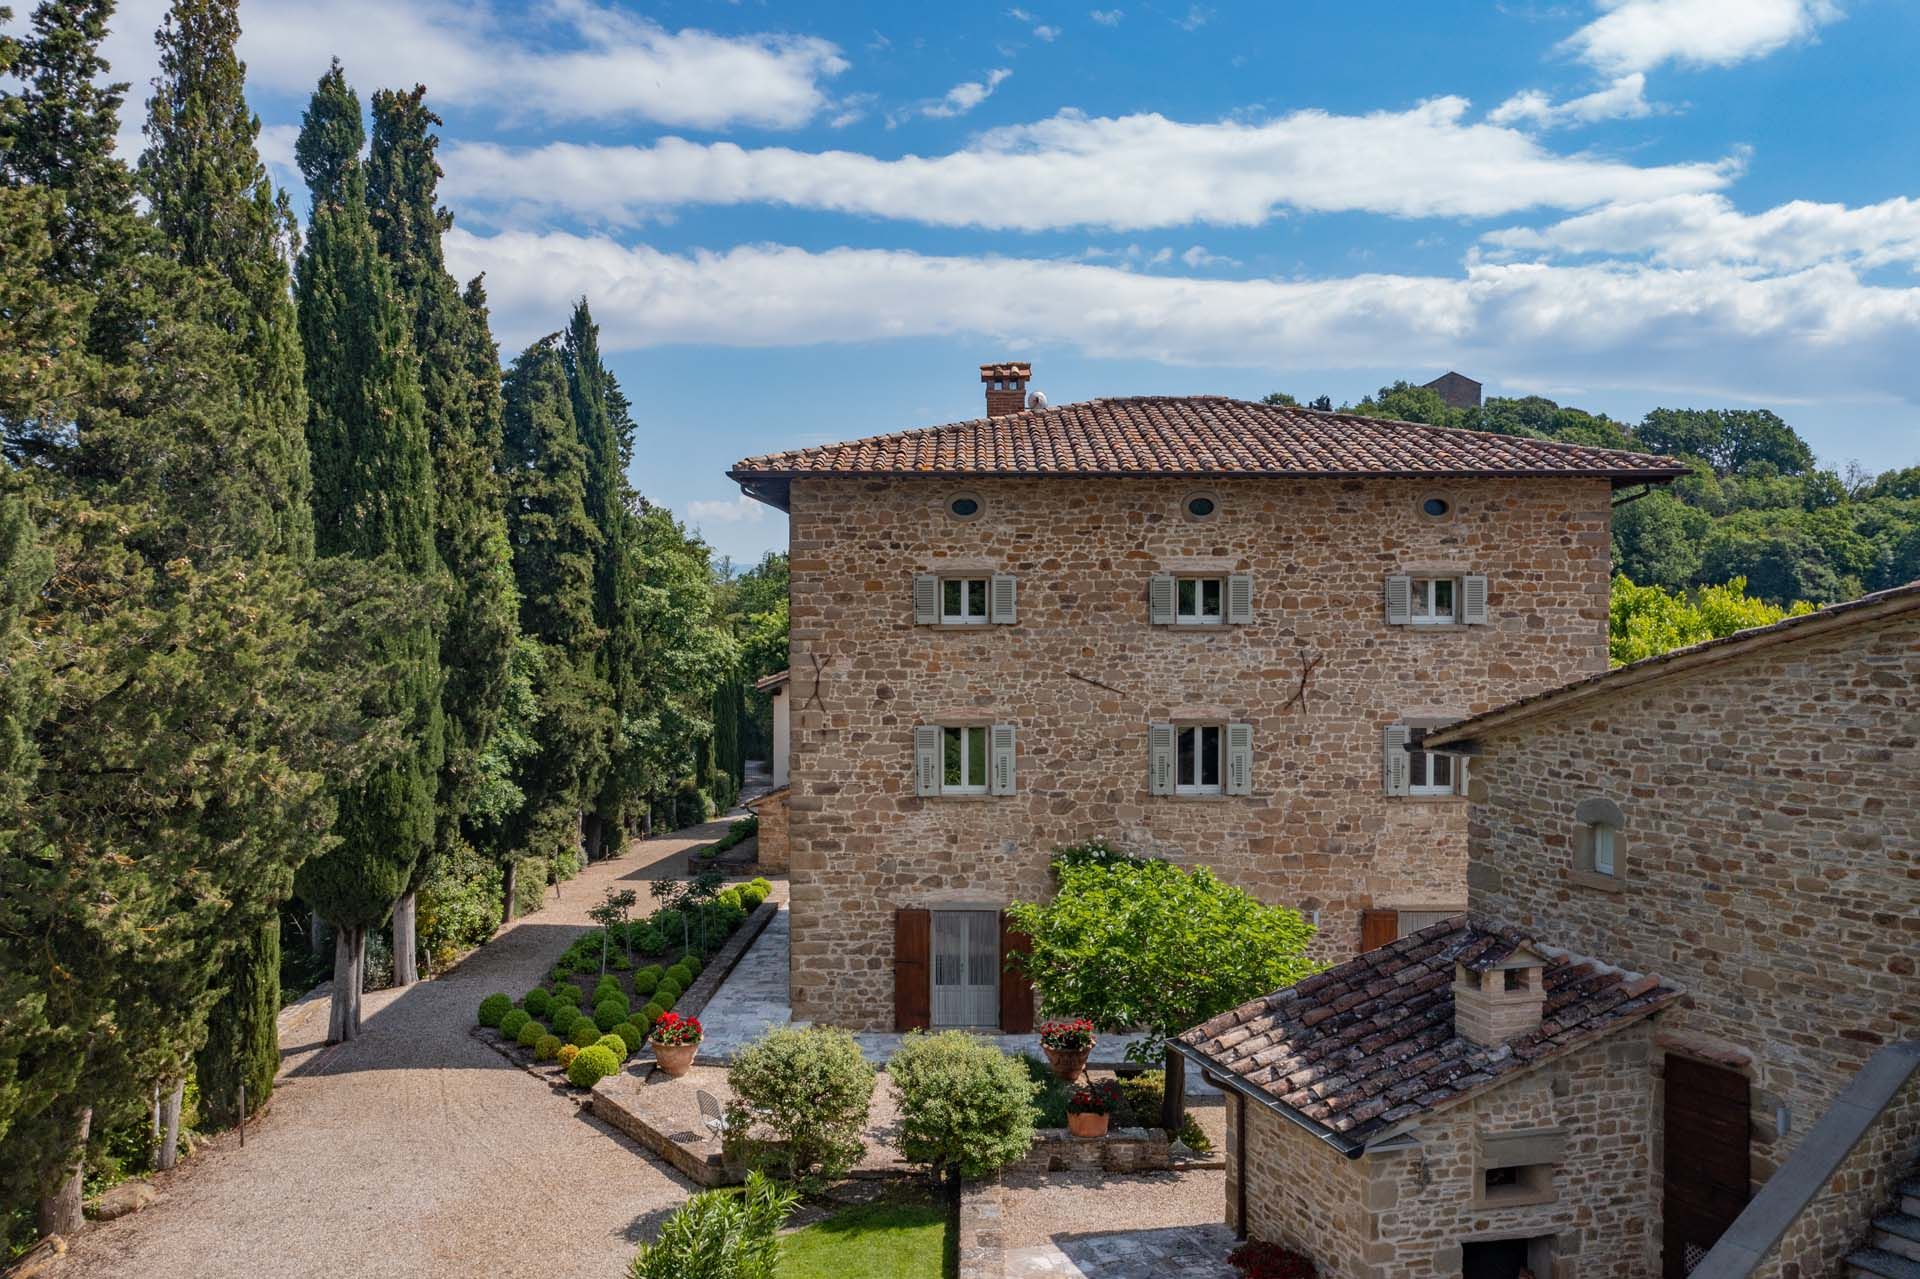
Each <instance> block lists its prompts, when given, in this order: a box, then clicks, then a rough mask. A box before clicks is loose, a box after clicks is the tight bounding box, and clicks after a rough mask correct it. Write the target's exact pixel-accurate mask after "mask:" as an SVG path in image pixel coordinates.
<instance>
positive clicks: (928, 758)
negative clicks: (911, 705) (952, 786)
mask: <svg viewBox="0 0 1920 1279" xmlns="http://www.w3.org/2000/svg"><path fill="white" fill-rule="evenodd" d="M940 736H941V735H940V726H939V725H938V724H919V725H916V726H915V727H914V730H913V793H914V794H916V795H938V794H939V793H940V774H941V767H940V765H941V753H940Z"/></svg>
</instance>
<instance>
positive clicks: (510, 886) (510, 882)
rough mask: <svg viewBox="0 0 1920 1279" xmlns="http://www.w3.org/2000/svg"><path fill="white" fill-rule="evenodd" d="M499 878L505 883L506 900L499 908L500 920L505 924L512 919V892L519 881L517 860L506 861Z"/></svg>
mask: <svg viewBox="0 0 1920 1279" xmlns="http://www.w3.org/2000/svg"><path fill="white" fill-rule="evenodd" d="M500 879H501V881H502V882H503V884H504V885H505V889H506V891H505V893H504V894H503V895H504V896H505V898H506V901H505V902H504V903H503V904H502V905H501V908H500V922H501V923H503V924H505V923H509V922H511V921H512V919H513V894H514V890H515V889H517V888H518V887H519V882H520V863H519V861H518V860H514V861H510V862H508V863H507V867H506V870H505V872H504V873H502V875H501V876H500Z"/></svg>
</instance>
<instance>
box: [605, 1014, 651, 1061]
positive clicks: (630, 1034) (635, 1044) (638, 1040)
mask: <svg viewBox="0 0 1920 1279" xmlns="http://www.w3.org/2000/svg"><path fill="white" fill-rule="evenodd" d="M613 1033H614V1034H616V1035H618V1036H620V1039H621V1042H623V1043H625V1044H626V1046H627V1056H629V1057H631V1056H632V1055H633V1054H635V1053H637V1052H639V1051H640V1045H641V1044H644V1043H646V1042H647V1032H646V1030H645V1029H644V1028H642V1027H640V1026H636V1025H634V1024H633V1023H632V1022H630V1021H623V1022H621V1023H620V1024H619V1025H618V1026H615V1027H614V1028H613Z"/></svg>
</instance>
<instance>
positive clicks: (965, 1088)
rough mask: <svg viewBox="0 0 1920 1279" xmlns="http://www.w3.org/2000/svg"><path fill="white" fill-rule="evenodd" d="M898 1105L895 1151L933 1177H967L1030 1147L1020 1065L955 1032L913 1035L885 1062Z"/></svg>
mask: <svg viewBox="0 0 1920 1279" xmlns="http://www.w3.org/2000/svg"><path fill="white" fill-rule="evenodd" d="M887 1075H888V1077H889V1078H890V1079H892V1081H893V1088H894V1092H895V1094H896V1096H897V1098H898V1100H899V1103H900V1130H899V1131H900V1153H901V1154H902V1155H905V1156H906V1158H907V1162H909V1163H916V1164H925V1165H926V1166H927V1168H928V1169H929V1170H930V1171H931V1172H932V1173H933V1174H934V1176H936V1177H941V1176H945V1177H948V1178H954V1179H958V1178H975V1177H984V1176H987V1175H988V1174H989V1173H992V1172H995V1171H997V1170H999V1169H1000V1168H1003V1167H1005V1166H1006V1165H1007V1164H1010V1163H1012V1162H1013V1161H1014V1160H1016V1159H1018V1158H1020V1157H1021V1156H1022V1155H1024V1154H1026V1153H1027V1152H1028V1151H1029V1150H1031V1149H1032V1148H1033V1121H1034V1108H1033V1099H1034V1096H1035V1094H1036V1093H1037V1092H1038V1091H1039V1085H1038V1084H1036V1083H1034V1082H1033V1080H1032V1078H1031V1077H1030V1076H1029V1075H1028V1074H1027V1068H1026V1067H1025V1066H1024V1065H1022V1064H1021V1063H1020V1061H1019V1060H1018V1059H1016V1058H1013V1057H1009V1056H1007V1055H1006V1054H1005V1053H1003V1052H1001V1051H1000V1050H999V1049H998V1048H995V1047H994V1046H993V1045H992V1044H989V1043H987V1042H986V1041H985V1040H983V1039H980V1038H979V1037H977V1036H974V1035H969V1034H967V1033H966V1032H965V1031H961V1030H947V1031H942V1032H941V1033H939V1034H937V1035H928V1034H923V1033H921V1032H919V1031H915V1032H913V1033H911V1034H909V1035H908V1036H907V1037H906V1039H905V1040H904V1041H903V1042H902V1043H901V1045H900V1048H899V1050H898V1051H896V1052H895V1053H894V1054H893V1056H892V1057H891V1058H889V1059H888V1061H887Z"/></svg>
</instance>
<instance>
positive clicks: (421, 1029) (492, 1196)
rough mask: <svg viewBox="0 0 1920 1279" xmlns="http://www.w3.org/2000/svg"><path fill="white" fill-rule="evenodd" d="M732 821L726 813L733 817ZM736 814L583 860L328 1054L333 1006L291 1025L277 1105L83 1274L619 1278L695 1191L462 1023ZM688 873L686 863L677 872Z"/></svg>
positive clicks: (113, 1226)
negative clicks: (530, 910)
mask: <svg viewBox="0 0 1920 1279" xmlns="http://www.w3.org/2000/svg"><path fill="white" fill-rule="evenodd" d="M737 815H738V814H735V816H737ZM725 829H726V822H725V821H724V820H723V821H718V822H711V823H708V824H707V825H706V826H703V827H696V828H693V829H691V830H689V831H685V832H681V833H679V834H677V835H674V836H667V837H662V838H657V839H652V840H647V841H644V842H636V843H635V844H634V845H633V846H632V847H631V848H630V849H629V851H628V852H627V854H626V855H625V856H624V857H621V858H619V859H618V860H615V861H609V862H601V863H598V864H596V865H594V866H590V867H588V868H587V869H586V871H584V872H583V873H582V874H581V875H580V876H579V877H578V878H576V879H574V880H572V881H570V882H569V883H567V884H565V885H563V886H562V889H561V894H560V897H559V899H558V900H555V899H554V898H553V897H551V896H549V898H548V901H547V905H546V907H545V909H543V910H541V911H540V912H539V913H538V914H535V915H531V916H528V917H527V918H525V919H523V920H519V921H516V922H515V923H514V924H513V925H511V926H510V927H508V928H507V929H505V930H503V931H502V932H501V933H500V935H499V936H497V937H496V938H495V939H494V940H493V941H491V942H489V943H488V944H487V945H485V946H483V947H481V948H480V949H479V950H478V951H476V952H474V954H472V955H471V956H469V957H468V958H467V960H466V962H464V963H462V964H461V965H460V966H459V968H458V969H456V970H455V971H454V972H453V973H451V974H449V975H447V976H446V977H442V978H439V979H436V980H433V981H428V982H424V983H421V984H419V985H416V986H414V987H412V988H410V989H408V990H404V991H381V992H378V993H376V994H372V995H369V996H367V998H366V1003H365V1021H366V1033H365V1034H363V1035H362V1037H361V1038H359V1039H357V1040H355V1041H353V1042H352V1043H350V1044H343V1045H339V1046H337V1047H334V1048H331V1049H328V1048H326V1047H325V1045H324V1043H322V1042H321V1041H322V1040H324V1038H325V1033H326V1018H327V1004H326V1001H325V1000H324V999H320V1000H313V1001H310V1002H308V1003H305V1004H301V1005H296V1006H295V1007H294V1008H290V1009H288V1010H287V1012H286V1013H285V1014H283V1016H282V1022H281V1044H282V1045H283V1049H284V1052H285V1056H284V1059H283V1062H282V1076H281V1081H280V1084H279V1086H278V1088H277V1090H276V1092H275V1095H274V1099H273V1104H272V1110H271V1112H270V1113H269V1114H268V1115H267V1116H266V1117H265V1118H264V1119H262V1120H261V1121H260V1122H259V1124H258V1125H257V1126H256V1127H255V1128H254V1129H253V1130H251V1131H249V1132H248V1134H247V1144H246V1148H245V1149H244V1150H243V1149H241V1148H240V1146H239V1144H238V1142H237V1141H236V1140H235V1139H234V1138H233V1137H232V1136H231V1135H229V1136H226V1137H223V1138H221V1139H220V1140H219V1141H218V1142H216V1143H215V1144H214V1146H213V1148H211V1149H203V1150H202V1151H201V1152H200V1153H199V1154H198V1155H196V1156H195V1157H194V1158H193V1159H191V1160H189V1161H188V1162H187V1163H185V1164H183V1165H182V1166H181V1167H180V1168H179V1169H178V1170H176V1171H175V1172H174V1173H172V1174H170V1175H167V1176H164V1177H162V1178H160V1179H159V1181H158V1183H157V1184H158V1185H159V1187H160V1189H161V1191H162V1194H163V1198H162V1200H161V1202H160V1203H159V1204H157V1205H156V1206H154V1207H152V1208H149V1209H148V1210H147V1211H145V1212H143V1213H139V1214H137V1215H135V1216H132V1217H125V1218H122V1219H121V1220H119V1221H115V1222H109V1223H107V1224H104V1225H99V1226H94V1227H91V1228H89V1229H88V1230H86V1231H85V1232H83V1233H82V1234H81V1235H80V1236H78V1237H77V1238H76V1239H75V1240H74V1245H73V1251H72V1252H71V1253H70V1254H69V1256H68V1258H67V1259H66V1261H65V1262H64V1263H62V1264H61V1267H60V1269H59V1270H58V1271H57V1272H56V1273H57V1274H59V1275H61V1276H63V1277H65V1276H86V1277H87V1279H117V1277H122V1276H124V1277H125V1279H282V1277H285V1279H308V1277H312V1279H321V1277H322V1276H324V1277H325V1279H340V1277H341V1276H347V1277H349V1279H358V1277H359V1276H363V1275H365V1276H374V1275H377V1276H379V1277H380V1279H414V1277H416V1276H418V1277H421V1279H438V1277H440V1276H446V1277H447V1279H456V1277H457V1279H467V1277H468V1276H472V1275H484V1274H502V1275H541V1276H554V1277H556V1279H560V1277H564V1279H574V1277H576V1276H579V1277H581V1279H596V1277H603V1279H611V1277H612V1276H616V1275H620V1274H624V1273H625V1272H626V1265H627V1262H628V1260H629V1259H630V1258H631V1257H632V1255H633V1249H634V1246H635V1244H636V1243H637V1242H638V1241H639V1240H640V1239H642V1238H647V1237H651V1235H652V1233H653V1231H654V1230H655V1229H656V1228H657V1226H658V1223H659V1221H660V1220H661V1219H662V1218H663V1217H665V1216H666V1214H667V1213H669V1212H671V1211H672V1210H673V1208H675V1207H676V1206H678V1205H679V1203H680V1202H681V1201H682V1200H684V1199H685V1197H686V1196H687V1194H689V1193H690V1192H691V1189H692V1187H690V1186H689V1184H688V1183H687V1182H685V1181H684V1180H682V1179H681V1178H680V1177H679V1176H678V1175H677V1174H674V1173H672V1172H670V1171H668V1170H667V1169H666V1167H665V1165H663V1164H660V1163H658V1162H656V1161H655V1160H654V1159H653V1158H652V1157H651V1156H649V1155H647V1154H645V1153H644V1152H643V1151H642V1150H641V1149H640V1148H639V1147H638V1146H637V1145H635V1144H633V1143H632V1142H630V1141H628V1140H627V1139H626V1138H625V1137H622V1136H620V1135H619V1134H617V1133H615V1132H614V1131H613V1130H612V1129H610V1128H607V1127H606V1126H604V1125H602V1124H601V1123H599V1121H597V1120H594V1119H592V1118H589V1117H588V1116H587V1115H586V1114H585V1112H583V1111H580V1110H578V1109H577V1107H576V1105H575V1103H574V1102H573V1101H572V1100H571V1099H570V1098H569V1097H566V1096H563V1095H561V1094H559V1093H556V1092H554V1091H552V1090H551V1089H549V1088H548V1087H547V1086H546V1085H545V1084H543V1083H542V1082H541V1081H539V1080H538V1079H535V1078H534V1077H533V1076H531V1075H528V1074H527V1073H526V1072H524V1071H522V1070H520V1069H518V1068H517V1067H515V1066H513V1065H511V1064H510V1063H508V1062H507V1061H506V1060H505V1059H503V1058H502V1057H501V1056H500V1055H499V1054H498V1053H496V1052H494V1051H493V1049H491V1048H489V1047H487V1046H486V1045H485V1044H482V1043H480V1042H479V1041H478V1040H475V1039H473V1038H471V1037H470V1036H469V1035H468V1034H467V1030H468V1028H469V1027H470V1026H471V1025H472V1024H473V1016H474V1009H475V1008H476V1007H477V1006H478V1005H479V1002H480V1000H481V999H482V998H483V997H485V996H486V995H487V994H488V993H489V992H491V991H496V990H501V991H506V992H508V993H509V994H513V995H516V996H517V995H519V994H520V993H522V992H523V991H525V990H526V989H527V988H528V987H530V986H532V985H534V984H535V983H537V982H538V981H539V980H540V979H541V977H542V976H543V975H544V974H545V972H546V969H547V968H548V966H549V965H550V964H551V963H552V961H553V958H554V957H555V956H556V955H558V954H559V952H560V951H562V950H564V949H565V948H566V946H567V945H568V944H569V943H570V942H571V940H572V939H573V938H574V937H575V936H577V935H578V934H579V933H580V932H581V931H583V930H584V929H585V928H586V927H588V926H589V924H588V921H587V918H586V911H587V908H588V907H590V906H592V905H593V904H595V903H596V902H597V901H598V900H599V899H600V896H601V894H602V893H603V892H604V891H605V890H606V889H607V888H608V887H610V886H612V885H614V884H616V883H620V884H624V885H625V886H626V887H630V888H633V889H635V890H636V891H637V892H639V893H640V894H641V899H642V900H643V901H645V900H648V890H647V882H648V881H649V880H651V879H655V878H665V877H668V876H670V875H677V874H679V873H680V869H684V866H685V855H686V852H687V850H688V849H689V848H692V847H694V846H696V845H698V844H701V843H706V842H709V841H711V840H713V839H715V838H718V837H719V835H720V834H721V833H722V832H723V831H724V830H725ZM676 867H677V868H680V869H676Z"/></svg>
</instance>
